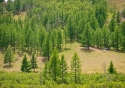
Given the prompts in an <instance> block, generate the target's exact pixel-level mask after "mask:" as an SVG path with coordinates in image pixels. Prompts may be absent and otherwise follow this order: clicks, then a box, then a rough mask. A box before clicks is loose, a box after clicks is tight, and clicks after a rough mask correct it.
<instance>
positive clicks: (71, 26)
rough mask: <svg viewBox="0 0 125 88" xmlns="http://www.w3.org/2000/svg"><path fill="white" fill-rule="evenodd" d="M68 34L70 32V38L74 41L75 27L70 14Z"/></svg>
mask: <svg viewBox="0 0 125 88" xmlns="http://www.w3.org/2000/svg"><path fill="white" fill-rule="evenodd" d="M67 28H68V34H69V38H70V41H71V42H72V41H73V39H74V28H73V25H72V17H71V15H70V17H69V20H68V27H67Z"/></svg>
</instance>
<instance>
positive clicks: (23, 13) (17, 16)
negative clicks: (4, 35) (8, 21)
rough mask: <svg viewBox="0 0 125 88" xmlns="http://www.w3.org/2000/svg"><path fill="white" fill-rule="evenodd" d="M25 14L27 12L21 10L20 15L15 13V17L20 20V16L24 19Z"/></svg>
mask: <svg viewBox="0 0 125 88" xmlns="http://www.w3.org/2000/svg"><path fill="white" fill-rule="evenodd" d="M25 16H26V12H20V13H19V14H18V15H14V16H13V17H14V19H15V20H18V19H19V18H20V19H21V20H24V19H25Z"/></svg>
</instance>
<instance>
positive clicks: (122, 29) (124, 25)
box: [120, 21, 125, 35]
mask: <svg viewBox="0 0 125 88" xmlns="http://www.w3.org/2000/svg"><path fill="white" fill-rule="evenodd" d="M120 26H121V32H122V34H123V35H125V21H124V22H122V23H121V25H120Z"/></svg>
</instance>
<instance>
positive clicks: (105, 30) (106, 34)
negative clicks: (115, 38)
mask: <svg viewBox="0 0 125 88" xmlns="http://www.w3.org/2000/svg"><path fill="white" fill-rule="evenodd" d="M109 37H110V31H109V30H108V28H106V27H105V26H104V27H103V46H104V47H105V48H109Z"/></svg>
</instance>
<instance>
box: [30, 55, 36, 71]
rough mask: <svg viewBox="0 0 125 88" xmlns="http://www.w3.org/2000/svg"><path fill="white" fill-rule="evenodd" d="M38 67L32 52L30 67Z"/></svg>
mask: <svg viewBox="0 0 125 88" xmlns="http://www.w3.org/2000/svg"><path fill="white" fill-rule="evenodd" d="M36 68H38V66H37V60H36V57H35V55H34V53H33V54H32V58H31V69H34V71H35V69H36Z"/></svg>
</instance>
